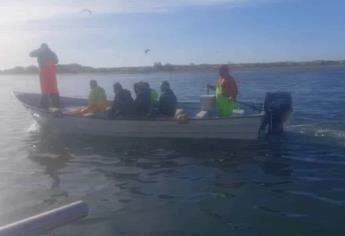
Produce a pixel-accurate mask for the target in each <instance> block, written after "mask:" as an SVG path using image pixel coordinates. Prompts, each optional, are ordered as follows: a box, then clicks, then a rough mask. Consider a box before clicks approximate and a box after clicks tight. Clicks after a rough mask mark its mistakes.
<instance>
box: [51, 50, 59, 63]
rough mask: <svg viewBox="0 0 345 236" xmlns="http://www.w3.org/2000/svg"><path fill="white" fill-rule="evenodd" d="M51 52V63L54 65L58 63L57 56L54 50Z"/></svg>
mask: <svg viewBox="0 0 345 236" xmlns="http://www.w3.org/2000/svg"><path fill="white" fill-rule="evenodd" d="M52 53H53V63H54V64H55V65H56V64H58V63H59V58H58V57H57V55H56V53H55V52H52Z"/></svg>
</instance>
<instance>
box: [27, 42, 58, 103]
mask: <svg viewBox="0 0 345 236" xmlns="http://www.w3.org/2000/svg"><path fill="white" fill-rule="evenodd" d="M30 57H36V58H37V62H38V66H39V76H40V84H41V92H42V97H41V104H40V107H41V108H43V109H48V108H49V106H50V105H51V106H52V107H54V108H59V107H60V98H59V90H58V87H57V81H56V64H57V63H58V62H59V60H58V58H57V56H56V54H55V53H54V52H53V51H52V50H51V49H50V48H49V47H48V45H47V44H46V43H42V44H41V47H40V48H38V49H36V50H34V51H32V52H31V53H30ZM49 103H50V104H49Z"/></svg>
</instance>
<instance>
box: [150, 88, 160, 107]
mask: <svg viewBox="0 0 345 236" xmlns="http://www.w3.org/2000/svg"><path fill="white" fill-rule="evenodd" d="M150 99H151V104H156V103H157V102H158V93H157V92H156V90H154V89H151V91H150Z"/></svg>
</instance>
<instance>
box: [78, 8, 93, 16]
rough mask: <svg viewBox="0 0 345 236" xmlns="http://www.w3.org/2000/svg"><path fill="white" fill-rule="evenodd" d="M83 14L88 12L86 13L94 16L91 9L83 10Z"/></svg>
mask: <svg viewBox="0 0 345 236" xmlns="http://www.w3.org/2000/svg"><path fill="white" fill-rule="evenodd" d="M81 12H86V13H89V14H90V15H92V14H93V13H92V11H91V10H90V9H83V10H81Z"/></svg>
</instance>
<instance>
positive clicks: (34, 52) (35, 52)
mask: <svg viewBox="0 0 345 236" xmlns="http://www.w3.org/2000/svg"><path fill="white" fill-rule="evenodd" d="M39 52H40V50H39V49H36V50H33V51H32V52H30V54H29V56H30V57H38V54H39Z"/></svg>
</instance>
